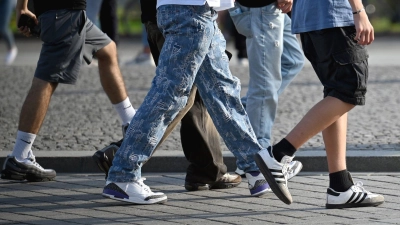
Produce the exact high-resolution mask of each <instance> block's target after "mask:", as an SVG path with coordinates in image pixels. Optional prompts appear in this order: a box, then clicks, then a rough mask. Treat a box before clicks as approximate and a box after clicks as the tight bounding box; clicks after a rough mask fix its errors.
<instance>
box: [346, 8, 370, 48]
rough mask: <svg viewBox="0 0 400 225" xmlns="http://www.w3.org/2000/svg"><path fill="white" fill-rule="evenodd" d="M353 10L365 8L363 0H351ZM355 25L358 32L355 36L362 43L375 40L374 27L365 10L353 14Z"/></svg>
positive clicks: (365, 43)
mask: <svg viewBox="0 0 400 225" xmlns="http://www.w3.org/2000/svg"><path fill="white" fill-rule="evenodd" d="M349 3H350V5H351V8H352V9H353V12H356V11H358V10H361V9H363V8H364V6H363V4H362V2H361V0H349ZM353 18H354V25H355V26H356V30H357V34H356V37H355V38H354V39H355V40H357V41H358V44H360V45H369V44H371V43H372V42H373V41H374V38H375V37H374V28H373V27H372V25H371V23H370V22H369V19H368V16H367V13H366V12H365V10H363V11H362V12H360V13H358V14H354V15H353Z"/></svg>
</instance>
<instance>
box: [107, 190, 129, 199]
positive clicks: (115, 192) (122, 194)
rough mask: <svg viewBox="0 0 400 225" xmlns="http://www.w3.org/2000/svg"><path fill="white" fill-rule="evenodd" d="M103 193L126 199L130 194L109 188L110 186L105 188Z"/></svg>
mask: <svg viewBox="0 0 400 225" xmlns="http://www.w3.org/2000/svg"><path fill="white" fill-rule="evenodd" d="M103 194H107V195H112V196H114V197H115V198H121V199H123V198H126V199H129V196H128V195H126V194H124V193H121V192H119V191H116V190H111V189H108V188H104V190H103Z"/></svg>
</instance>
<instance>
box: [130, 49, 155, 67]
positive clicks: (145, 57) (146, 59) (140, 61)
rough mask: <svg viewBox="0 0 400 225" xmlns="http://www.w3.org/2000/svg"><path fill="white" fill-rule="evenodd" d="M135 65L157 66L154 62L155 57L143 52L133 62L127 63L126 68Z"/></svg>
mask: <svg viewBox="0 0 400 225" xmlns="http://www.w3.org/2000/svg"><path fill="white" fill-rule="evenodd" d="M133 65H150V66H155V65H156V64H155V62H154V60H153V57H152V56H151V54H150V53H144V52H141V53H139V54H138V55H137V56H136V58H134V59H133V60H131V61H128V62H125V66H133Z"/></svg>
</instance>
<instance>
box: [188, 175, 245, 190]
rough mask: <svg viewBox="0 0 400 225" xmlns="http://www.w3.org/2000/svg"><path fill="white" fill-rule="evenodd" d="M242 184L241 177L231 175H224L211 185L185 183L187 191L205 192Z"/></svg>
mask: <svg viewBox="0 0 400 225" xmlns="http://www.w3.org/2000/svg"><path fill="white" fill-rule="evenodd" d="M240 182H242V178H241V176H240V175H237V174H234V175H231V174H229V173H226V174H224V175H223V176H222V177H221V178H220V179H219V180H217V181H215V182H210V183H197V182H190V181H185V189H186V190H187V191H203V190H211V189H228V188H234V187H236V186H238V185H239V184H240Z"/></svg>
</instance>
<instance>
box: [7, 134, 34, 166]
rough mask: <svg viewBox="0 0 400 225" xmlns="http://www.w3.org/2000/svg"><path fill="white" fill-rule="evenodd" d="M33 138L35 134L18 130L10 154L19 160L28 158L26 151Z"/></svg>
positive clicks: (27, 151)
mask: <svg viewBox="0 0 400 225" xmlns="http://www.w3.org/2000/svg"><path fill="white" fill-rule="evenodd" d="M35 138H36V134H31V133H26V132H22V131H18V132H17V139H16V140H15V146H14V149H13V151H12V153H11V155H12V156H15V158H16V159H17V160H19V161H21V160H23V159H26V158H28V153H29V151H30V150H31V148H32V145H33V142H34V141H35Z"/></svg>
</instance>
